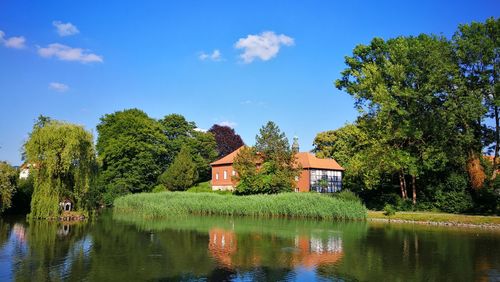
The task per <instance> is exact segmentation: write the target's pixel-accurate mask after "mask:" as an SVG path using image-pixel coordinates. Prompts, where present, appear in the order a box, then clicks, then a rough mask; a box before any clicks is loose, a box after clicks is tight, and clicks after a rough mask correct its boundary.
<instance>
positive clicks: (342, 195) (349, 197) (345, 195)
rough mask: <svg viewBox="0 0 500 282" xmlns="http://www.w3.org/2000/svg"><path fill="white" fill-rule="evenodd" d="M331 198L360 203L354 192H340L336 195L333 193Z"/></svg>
mask: <svg viewBox="0 0 500 282" xmlns="http://www.w3.org/2000/svg"><path fill="white" fill-rule="evenodd" d="M332 196H333V197H336V198H339V199H342V200H345V201H351V202H357V203H362V201H361V199H360V198H359V197H358V195H356V194H355V193H354V192H352V191H349V190H342V191H340V192H338V193H333V194H332Z"/></svg>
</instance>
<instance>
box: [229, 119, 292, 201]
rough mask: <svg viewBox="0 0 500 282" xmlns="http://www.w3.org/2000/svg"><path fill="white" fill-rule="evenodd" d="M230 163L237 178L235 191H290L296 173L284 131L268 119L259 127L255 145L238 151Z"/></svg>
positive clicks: (265, 192) (246, 193)
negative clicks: (236, 173)
mask: <svg viewBox="0 0 500 282" xmlns="http://www.w3.org/2000/svg"><path fill="white" fill-rule="evenodd" d="M233 166H234V168H235V170H236V171H237V172H238V175H237V176H236V180H238V181H239V182H238V185H237V186H236V190H235V193H236V194H240V195H249V194H261V193H263V194H275V193H280V192H290V191H292V189H293V188H294V187H295V186H296V185H297V184H296V181H295V177H298V176H299V174H300V166H299V165H298V164H297V161H296V159H295V154H294V153H293V152H292V150H291V149H290V145H289V144H288V139H286V136H285V133H283V132H281V130H280V129H279V128H278V126H277V125H276V124H275V123H273V122H271V121H270V122H268V123H267V124H266V125H265V126H263V127H262V128H261V129H260V134H259V135H257V136H256V145H255V148H242V150H240V151H239V152H238V155H237V156H236V158H235V160H234V164H233Z"/></svg>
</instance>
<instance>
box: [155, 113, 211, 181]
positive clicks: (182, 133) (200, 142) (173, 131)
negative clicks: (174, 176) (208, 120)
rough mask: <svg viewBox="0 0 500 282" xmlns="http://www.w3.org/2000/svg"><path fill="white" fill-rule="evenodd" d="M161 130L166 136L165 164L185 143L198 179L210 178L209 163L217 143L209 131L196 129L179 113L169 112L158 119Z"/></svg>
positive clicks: (192, 123) (194, 125)
mask: <svg viewBox="0 0 500 282" xmlns="http://www.w3.org/2000/svg"><path fill="white" fill-rule="evenodd" d="M160 124H161V125H162V130H163V132H164V134H165V136H166V137H167V139H168V141H167V149H168V154H167V160H166V163H167V165H168V164H170V163H172V161H173V160H174V158H175V156H177V154H178V153H179V152H180V150H181V148H182V147H183V146H185V145H187V146H189V147H190V149H191V153H192V155H193V160H194V162H195V163H196V166H197V171H198V175H199V180H200V181H206V180H209V179H210V163H211V162H213V161H214V160H215V159H216V158H217V155H218V153H217V143H216V142H215V137H214V135H213V134H212V133H210V132H202V131H197V130H196V128H197V127H196V124H195V123H194V122H192V121H187V120H186V118H185V117H184V116H182V115H180V114H170V115H167V116H165V117H164V118H163V119H161V120H160Z"/></svg>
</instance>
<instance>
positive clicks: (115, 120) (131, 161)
mask: <svg viewBox="0 0 500 282" xmlns="http://www.w3.org/2000/svg"><path fill="white" fill-rule="evenodd" d="M97 132H98V133H99V136H98V138H97V146H96V147H97V151H98V153H99V158H100V161H101V162H102V166H101V170H100V179H99V183H100V185H103V187H104V188H103V190H104V193H105V195H104V198H107V199H108V200H105V202H106V201H107V202H109V200H111V202H112V199H113V198H114V197H116V196H119V195H123V194H127V193H131V192H132V193H135V192H143V191H150V190H151V188H152V187H153V185H154V184H155V183H156V180H157V178H158V176H159V175H160V174H161V172H162V171H163V170H164V169H165V167H166V164H165V163H166V158H167V147H166V144H167V138H166V137H165V135H164V133H163V130H162V127H161V125H160V124H159V123H158V122H157V121H156V120H154V119H152V118H150V117H148V116H147V114H146V113H144V112H143V111H141V110H138V109H129V110H124V111H118V112H115V113H112V114H107V115H104V116H103V117H102V118H101V122H100V123H99V124H98V125H97Z"/></svg>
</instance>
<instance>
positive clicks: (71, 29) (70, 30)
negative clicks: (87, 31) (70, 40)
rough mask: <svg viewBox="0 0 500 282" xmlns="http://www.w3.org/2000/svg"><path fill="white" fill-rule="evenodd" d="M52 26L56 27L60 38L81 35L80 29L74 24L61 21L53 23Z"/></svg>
mask: <svg viewBox="0 0 500 282" xmlns="http://www.w3.org/2000/svg"><path fill="white" fill-rule="evenodd" d="M52 25H53V26H55V27H56V30H57V33H58V34H59V36H70V35H74V34H77V33H80V31H79V30H78V28H76V26H74V25H73V24H72V23H63V22H61V21H53V22H52Z"/></svg>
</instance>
